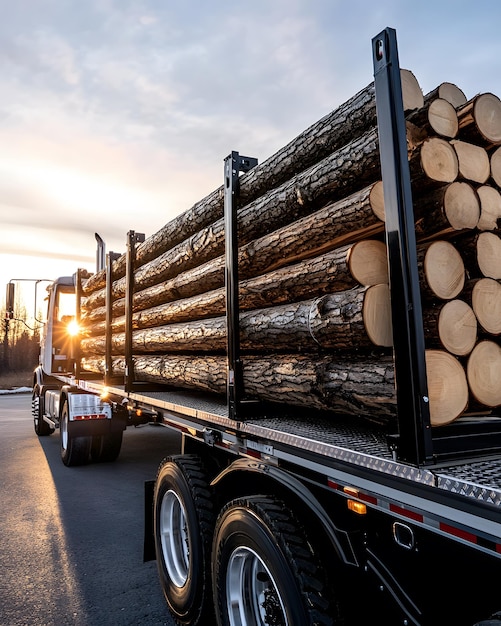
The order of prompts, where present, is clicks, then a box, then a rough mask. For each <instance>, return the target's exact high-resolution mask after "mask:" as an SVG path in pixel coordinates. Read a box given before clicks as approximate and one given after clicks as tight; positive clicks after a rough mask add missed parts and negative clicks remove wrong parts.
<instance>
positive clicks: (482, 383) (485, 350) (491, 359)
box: [466, 340, 501, 407]
mask: <svg viewBox="0 0 501 626" xmlns="http://www.w3.org/2000/svg"><path fill="white" fill-rule="evenodd" d="M499 372H501V347H499V346H498V344H497V343H494V341H487V340H486V341H480V342H479V343H478V344H477V345H476V346H475V348H474V349H473V351H472V353H471V354H470V357H469V359H468V363H467V366H466V373H467V377H468V384H469V387H470V391H471V394H472V396H473V397H474V398H475V400H477V402H479V403H480V404H481V405H483V406H487V407H496V406H500V405H501V376H499Z"/></svg>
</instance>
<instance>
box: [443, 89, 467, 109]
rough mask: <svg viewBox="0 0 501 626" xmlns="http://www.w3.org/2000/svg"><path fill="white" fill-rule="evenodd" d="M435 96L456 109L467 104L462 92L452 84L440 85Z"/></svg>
mask: <svg viewBox="0 0 501 626" xmlns="http://www.w3.org/2000/svg"><path fill="white" fill-rule="evenodd" d="M437 95H438V97H439V98H442V99H443V100H447V102H450V103H451V104H452V106H453V107H454V108H456V109H457V108H458V107H460V106H461V105H463V104H466V102H467V98H466V95H465V94H464V92H463V91H462V90H461V89H460V88H459V87H458V86H457V85H454V84H453V83H441V84H440V85H439V86H438V88H437Z"/></svg>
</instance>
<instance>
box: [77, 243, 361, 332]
mask: <svg viewBox="0 0 501 626" xmlns="http://www.w3.org/2000/svg"><path fill="white" fill-rule="evenodd" d="M348 249H349V246H343V247H342V248H339V249H337V250H334V251H332V252H328V253H326V254H323V255H321V256H319V257H315V258H314V259H309V260H306V261H301V262H300V263H296V264H295V265H291V266H287V267H284V268H280V269H278V270H275V271H273V272H269V273H267V274H264V275H263V276H258V277H256V278H251V279H248V280H243V281H241V283H240V285H239V289H240V309H241V310H242V311H244V310H252V309H259V308H264V307H268V306H272V305H278V304H285V303H287V302H297V301H300V300H304V299H306V298H312V297H320V296H323V295H326V294H328V293H331V292H332V291H334V290H336V291H337V290H339V291H342V290H345V289H350V288H352V287H355V286H356V283H355V281H354V279H353V277H352V276H351V274H350V272H349V270H348V267H347V265H346V253H347V251H348ZM225 307H226V292H225V290H224V289H223V288H221V289H214V290H213V291H210V292H206V293H203V294H200V295H197V296H193V297H191V298H184V299H182V300H176V301H175V302H171V303H167V304H162V305H159V306H155V307H152V308H150V309H145V310H143V311H139V312H137V313H134V314H133V325H134V328H151V327H153V326H163V325H165V324H172V323H174V322H185V321H191V320H195V319H204V318H208V317H217V316H219V315H223V314H224V312H225ZM82 321H83V323H84V325H86V326H87V331H88V332H89V333H91V334H95V335H102V334H104V331H105V324H104V322H97V323H95V324H92V323H90V324H87V320H86V319H85V318H84V319H83V320H82ZM124 322H125V318H124V317H120V318H117V319H115V320H113V325H112V328H113V332H120V331H122V330H123V329H124Z"/></svg>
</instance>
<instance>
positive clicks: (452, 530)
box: [439, 522, 477, 543]
mask: <svg viewBox="0 0 501 626" xmlns="http://www.w3.org/2000/svg"><path fill="white" fill-rule="evenodd" d="M439 528H440V530H443V531H444V532H445V533H448V534H449V535H454V537H459V538H460V539H464V540H465V541H469V542H470V543H477V536H476V535H473V534H472V533H469V532H466V531H465V530H460V529H459V528H456V527H455V526H450V525H449V524H444V523H443V522H440V526H439Z"/></svg>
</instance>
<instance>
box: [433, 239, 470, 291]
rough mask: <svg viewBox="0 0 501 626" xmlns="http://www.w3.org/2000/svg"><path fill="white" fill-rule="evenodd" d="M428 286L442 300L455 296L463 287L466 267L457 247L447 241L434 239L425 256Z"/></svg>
mask: <svg viewBox="0 0 501 626" xmlns="http://www.w3.org/2000/svg"><path fill="white" fill-rule="evenodd" d="M424 272H425V276H426V281H427V283H428V286H429V287H430V289H431V290H432V291H433V293H434V294H435V295H436V296H438V297H439V298H441V299H442V300H451V299H452V298H455V297H456V296H457V295H458V294H459V293H460V292H461V290H462V289H463V287H464V281H465V269H464V263H463V259H462V258H461V255H460V254H459V252H458V251H457V250H456V248H455V247H454V246H453V245H452V244H451V243H449V242H447V241H434V242H433V243H432V244H431V245H430V247H429V248H428V250H427V251H426V255H425V258H424Z"/></svg>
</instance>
